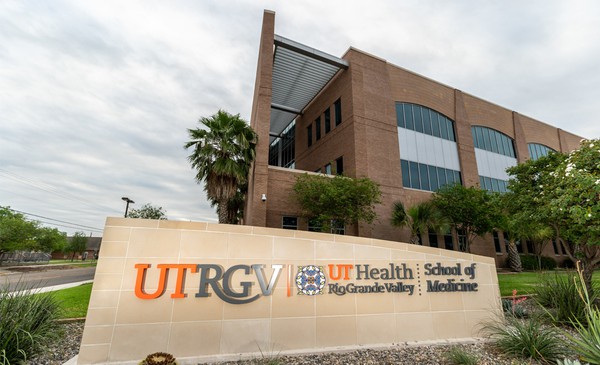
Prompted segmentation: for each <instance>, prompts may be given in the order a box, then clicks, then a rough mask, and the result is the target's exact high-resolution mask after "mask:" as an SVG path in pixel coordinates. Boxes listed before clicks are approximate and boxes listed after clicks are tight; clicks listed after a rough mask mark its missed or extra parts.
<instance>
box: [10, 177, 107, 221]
mask: <svg viewBox="0 0 600 365" xmlns="http://www.w3.org/2000/svg"><path fill="white" fill-rule="evenodd" d="M0 175H4V176H5V177H7V178H9V179H11V180H14V181H17V182H20V183H22V184H26V185H29V186H32V187H34V188H37V189H40V190H43V191H45V192H47V193H50V194H54V195H57V196H59V197H61V198H64V199H70V200H74V201H78V202H80V203H83V204H86V205H88V206H91V207H94V208H98V207H101V208H103V209H110V210H112V211H117V210H116V209H115V208H114V207H107V206H103V205H101V204H98V203H95V202H93V201H89V200H86V199H82V198H80V197H78V196H75V195H73V194H70V193H65V192H62V191H60V190H59V189H57V188H56V187H54V186H52V185H50V184H47V183H45V182H42V181H36V180H34V179H31V178H28V177H25V176H21V175H19V174H16V173H14V172H10V171H8V170H6V169H2V168H0Z"/></svg>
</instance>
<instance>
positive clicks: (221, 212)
mask: <svg viewBox="0 0 600 365" xmlns="http://www.w3.org/2000/svg"><path fill="white" fill-rule="evenodd" d="M227 202H228V200H227V199H220V200H219V202H218V203H217V215H218V216H219V223H229V220H228V219H227Z"/></svg>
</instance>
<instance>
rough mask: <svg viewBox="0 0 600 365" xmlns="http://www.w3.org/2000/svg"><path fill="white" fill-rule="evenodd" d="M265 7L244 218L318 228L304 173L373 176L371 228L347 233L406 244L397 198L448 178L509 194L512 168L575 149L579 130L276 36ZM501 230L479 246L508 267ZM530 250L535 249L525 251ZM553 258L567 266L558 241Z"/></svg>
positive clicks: (437, 241)
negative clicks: (298, 191) (296, 193)
mask: <svg viewBox="0 0 600 365" xmlns="http://www.w3.org/2000/svg"><path fill="white" fill-rule="evenodd" d="M274 29H275V14H274V13H273V12H270V11H265V13H264V18H263V25H262V35H261V41H260V51H259V59H258V69H257V76H256V85H255V92H254V100H253V107H252V115H251V125H252V127H253V128H254V130H255V131H256V132H257V133H258V135H259V143H258V146H257V156H256V161H255V163H254V165H253V168H252V171H251V174H250V181H249V192H248V196H247V201H246V210H245V223H246V224H249V225H255V226H266V227H277V228H288V229H300V230H310V229H311V228H312V227H310V224H309V222H308V221H307V220H306V219H304V218H302V217H301V216H300V208H299V206H298V205H297V203H296V202H295V200H294V198H293V190H292V186H293V184H294V182H295V181H296V177H297V176H298V175H299V174H304V173H307V172H308V173H323V174H341V173H343V175H344V176H349V177H369V178H371V179H372V180H374V181H375V182H377V183H378V184H379V185H380V188H381V191H382V194H383V195H382V201H383V203H382V204H380V205H378V206H377V208H376V211H377V214H378V220H377V221H376V222H375V223H374V224H371V225H363V224H359V225H358V226H357V227H344V228H343V229H342V230H341V231H340V233H342V232H343V233H344V234H347V235H356V236H361V237H370V238H377V239H386V240H395V241H402V242H408V240H409V238H410V237H409V232H408V231H405V230H402V229H399V228H396V227H393V226H392V225H391V224H390V219H391V213H392V208H393V204H394V202H396V201H402V202H403V203H404V204H405V206H411V205H413V204H415V203H419V202H422V201H425V200H428V199H430V198H431V194H432V192H433V191H435V190H437V189H438V188H439V187H441V186H443V185H445V184H448V183H456V182H458V183H462V184H464V185H465V186H479V187H481V188H483V189H488V190H491V191H499V192H502V191H505V190H506V184H507V181H508V176H507V174H506V172H505V170H506V168H507V167H509V166H513V165H516V164H517V163H519V162H523V161H526V160H527V159H530V158H539V157H540V156H543V155H545V154H547V153H548V152H550V151H561V152H568V151H571V150H573V149H576V148H577V147H578V145H579V142H580V140H581V137H579V136H576V135H574V134H572V133H569V132H566V131H564V130H561V129H559V128H555V127H552V126H550V125H548V124H545V123H543V122H540V121H537V120H535V119H532V118H530V117H527V116H524V115H522V114H519V113H518V112H515V111H511V110H508V109H506V108H503V107H500V106H498V105H495V104H493V103H490V102H488V101H485V100H482V99H480V98H478V97H476V96H473V95H470V94H467V93H464V92H462V91H460V90H457V89H454V88H452V87H449V86H447V85H443V84H441V83H439V82H436V81H434V80H431V79H428V78H426V77H423V76H420V75H418V74H415V73H414V72H411V71H408V70H406V69H403V68H401V67H398V66H396V65H393V64H391V63H388V62H387V61H386V60H383V59H381V58H378V57H376V56H373V55H370V54H367V53H365V52H362V51H360V50H357V49H354V48H350V49H349V50H348V51H347V52H346V53H345V54H344V55H343V56H342V57H341V58H337V57H334V56H331V55H328V54H325V53H323V52H321V51H318V50H315V49H313V48H310V47H307V46H304V45H302V44H300V43H297V42H294V41H291V40H288V39H285V38H283V37H280V36H278V35H276V34H275V32H274ZM459 233H460V232H458V233H457V232H452V233H449V234H447V235H439V234H435V233H433V232H432V233H430V234H429V235H428V236H426V237H422V244H423V245H425V246H433V247H440V248H446V249H452V250H458V249H459V245H460V242H461V239H462V237H460V234H459ZM502 236H503V235H502V232H496V233H493V234H490V235H488V236H487V237H484V238H481V239H478V240H477V241H476V242H475V243H474V244H473V245H472V247H471V251H472V253H475V254H480V255H485V256H489V257H494V258H495V259H496V263H497V265H499V266H501V265H503V264H504V261H505V257H506V247H505V244H504V240H503V237H502ZM519 249H520V250H521V251H523V252H524V253H528V252H533V249H532V247H530V245H528V244H526V243H524V244H523V245H521V247H519ZM544 255H546V256H550V257H553V258H555V259H557V261H559V262H560V261H562V259H563V258H564V257H565V256H564V255H563V252H562V248H561V247H558V245H548V246H547V247H546V248H545V251H544Z"/></svg>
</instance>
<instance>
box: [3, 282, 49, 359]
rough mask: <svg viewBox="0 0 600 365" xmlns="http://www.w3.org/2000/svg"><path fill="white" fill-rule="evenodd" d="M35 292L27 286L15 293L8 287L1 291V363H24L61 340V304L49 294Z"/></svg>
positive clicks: (20, 285) (19, 287) (22, 285)
mask: <svg viewBox="0 0 600 365" xmlns="http://www.w3.org/2000/svg"><path fill="white" fill-rule="evenodd" d="M34 291H35V290H33V289H32V288H31V287H30V286H26V285H24V284H18V286H17V288H15V289H13V291H10V290H9V288H8V285H5V286H3V287H0V334H2V335H1V336H0V363H3V364H7V363H8V364H11V363H15V364H16V363H20V362H25V361H26V360H27V359H28V358H29V357H31V355H32V354H34V353H35V352H36V351H39V350H40V349H41V348H42V347H43V346H44V345H45V344H47V343H49V342H51V341H52V340H54V339H55V338H57V337H58V336H59V333H58V324H57V322H56V319H57V318H58V316H59V304H58V301H57V300H56V299H55V298H54V296H53V295H52V294H50V293H48V294H38V295H35V294H32V293H33V292H34Z"/></svg>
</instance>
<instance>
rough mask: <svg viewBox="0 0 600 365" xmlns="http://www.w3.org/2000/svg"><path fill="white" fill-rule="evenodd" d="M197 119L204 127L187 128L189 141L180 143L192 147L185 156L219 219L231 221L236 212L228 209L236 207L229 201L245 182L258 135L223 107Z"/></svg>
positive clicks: (237, 116) (243, 121)
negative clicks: (214, 112) (202, 185)
mask: <svg viewBox="0 0 600 365" xmlns="http://www.w3.org/2000/svg"><path fill="white" fill-rule="evenodd" d="M199 122H200V123H201V124H203V125H204V126H206V127H207V128H208V129H204V128H200V127H199V128H196V129H188V134H189V136H190V141H189V142H187V143H186V144H185V145H184V147H185V148H186V149H189V148H192V154H190V155H189V156H188V160H189V161H190V163H191V165H192V168H194V169H196V170H197V173H196V181H197V182H198V183H200V182H204V190H205V191H206V195H207V198H208V200H209V201H210V202H211V203H212V204H213V205H216V206H217V214H218V216H219V223H235V222H234V221H233V220H232V219H231V217H234V216H237V214H236V213H237V212H229V210H230V209H236V210H239V204H230V203H229V202H230V201H231V200H233V199H234V198H235V196H236V193H238V192H239V190H240V187H242V186H244V185H246V183H247V180H248V172H249V171H250V164H251V163H252V161H253V160H254V157H255V155H256V152H255V150H256V143H257V140H258V137H257V135H256V133H255V132H254V131H253V130H252V128H250V126H249V125H248V123H247V122H246V121H245V120H243V119H242V118H240V115H239V114H236V115H232V114H229V113H227V112H226V111H224V110H219V111H218V112H217V113H216V114H214V115H212V116H210V117H202V118H200V121H199ZM228 207H231V208H230V209H228Z"/></svg>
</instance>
